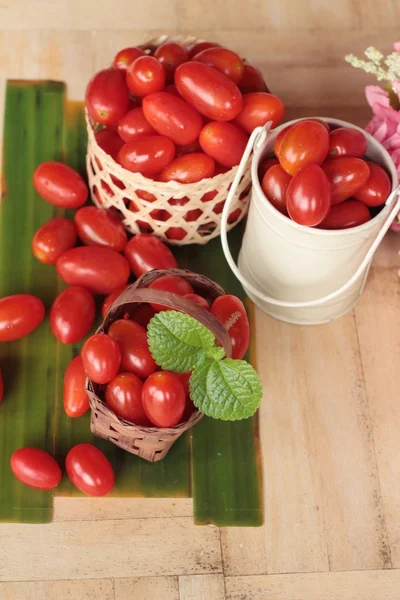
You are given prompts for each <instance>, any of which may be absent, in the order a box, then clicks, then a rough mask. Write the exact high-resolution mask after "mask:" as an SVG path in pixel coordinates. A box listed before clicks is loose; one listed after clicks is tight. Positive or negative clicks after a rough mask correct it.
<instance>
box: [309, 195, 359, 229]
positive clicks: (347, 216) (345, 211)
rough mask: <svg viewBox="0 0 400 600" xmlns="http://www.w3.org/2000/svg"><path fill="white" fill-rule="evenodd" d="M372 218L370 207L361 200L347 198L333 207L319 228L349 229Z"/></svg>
mask: <svg viewBox="0 0 400 600" xmlns="http://www.w3.org/2000/svg"><path fill="white" fill-rule="evenodd" d="M370 220H371V215H370V213H369V210H368V207H367V206H366V205H365V204H363V203H362V202H360V201H359V200H346V201H345V202H341V203H340V204H336V205H335V206H332V207H331V210H330V211H329V213H328V215H327V216H326V217H325V219H324V220H323V221H322V223H320V224H319V225H318V229H349V228H351V227H358V225H362V224H363V223H366V222H367V221H370Z"/></svg>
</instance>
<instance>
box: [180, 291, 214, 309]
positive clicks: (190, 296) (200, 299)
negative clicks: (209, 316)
mask: <svg viewBox="0 0 400 600" xmlns="http://www.w3.org/2000/svg"><path fill="white" fill-rule="evenodd" d="M183 297H184V298H187V299H188V300H191V301H192V302H194V303H195V304H198V305H199V306H201V307H202V308H205V309H206V310H210V306H209V304H208V302H207V300H206V299H205V298H203V296H199V294H184V295H183Z"/></svg>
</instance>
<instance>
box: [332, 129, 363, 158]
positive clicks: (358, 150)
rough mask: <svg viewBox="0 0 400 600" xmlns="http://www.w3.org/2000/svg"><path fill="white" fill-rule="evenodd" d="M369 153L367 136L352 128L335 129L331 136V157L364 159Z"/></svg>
mask: <svg viewBox="0 0 400 600" xmlns="http://www.w3.org/2000/svg"><path fill="white" fill-rule="evenodd" d="M366 152H367V139H366V137H365V135H364V134H363V133H362V132H361V131H358V129H352V128H351V127H339V128H338V129H334V130H333V131H332V133H331V134H330V136H329V156H330V157H331V158H337V157H338V156H352V157H355V158H362V157H363V156H364V154H365V153H366Z"/></svg>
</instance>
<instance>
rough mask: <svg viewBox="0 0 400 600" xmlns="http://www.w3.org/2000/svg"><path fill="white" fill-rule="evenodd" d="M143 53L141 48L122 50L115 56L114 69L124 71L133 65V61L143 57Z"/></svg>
mask: <svg viewBox="0 0 400 600" xmlns="http://www.w3.org/2000/svg"><path fill="white" fill-rule="evenodd" d="M143 55H144V52H143V50H142V49H141V48H123V50H120V51H119V52H117V54H116V55H115V58H114V61H113V67H114V68H115V69H122V70H123V71H126V69H127V68H128V67H129V66H130V65H131V64H132V63H133V61H134V60H136V59H137V58H139V56H143Z"/></svg>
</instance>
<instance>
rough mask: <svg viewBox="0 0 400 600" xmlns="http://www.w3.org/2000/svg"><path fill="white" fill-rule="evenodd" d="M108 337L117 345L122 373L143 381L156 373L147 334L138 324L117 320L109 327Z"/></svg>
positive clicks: (126, 320)
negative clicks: (132, 375) (131, 374)
mask: <svg viewBox="0 0 400 600" xmlns="http://www.w3.org/2000/svg"><path fill="white" fill-rule="evenodd" d="M108 335H109V336H110V337H111V338H113V340H115V341H116V342H117V343H118V346H119V348H120V351H121V368H122V370H123V371H124V372H127V373H133V374H134V375H136V376H137V377H139V378H140V379H145V378H146V377H148V376H149V375H151V373H154V371H156V369H157V365H156V363H155V361H154V358H153V357H152V355H151V354H150V350H149V344H148V342H147V332H146V330H145V328H144V327H142V326H141V325H139V323H136V322H135V321H130V320H128V319H118V320H117V321H114V323H112V324H111V325H110V327H109V329H108Z"/></svg>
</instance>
